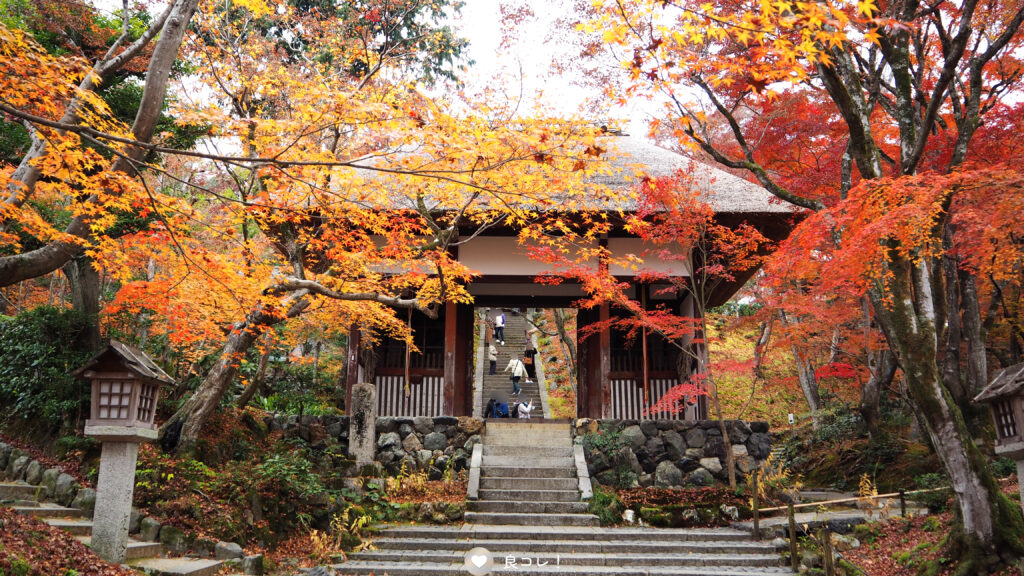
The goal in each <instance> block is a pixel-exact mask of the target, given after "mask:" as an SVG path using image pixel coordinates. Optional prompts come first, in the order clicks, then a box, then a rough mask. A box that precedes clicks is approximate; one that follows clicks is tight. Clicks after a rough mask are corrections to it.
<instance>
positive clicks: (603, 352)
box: [594, 304, 612, 418]
mask: <svg viewBox="0 0 1024 576" xmlns="http://www.w3.org/2000/svg"><path fill="white" fill-rule="evenodd" d="M609 314H610V311H609V309H608V304H601V307H600V310H599V312H598V320H599V321H600V322H602V323H603V326H604V327H603V328H602V329H601V332H600V338H598V345H599V353H598V357H599V359H600V366H599V368H598V373H597V376H598V378H597V384H598V390H599V392H597V391H595V394H594V396H595V397H598V398H600V402H601V404H600V407H599V408H598V409H597V410H595V413H596V414H599V415H600V418H611V412H612V381H611V372H612V351H611V348H612V331H611V328H609V327H608V320H609Z"/></svg>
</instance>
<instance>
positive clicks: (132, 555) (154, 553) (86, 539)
mask: <svg viewBox="0 0 1024 576" xmlns="http://www.w3.org/2000/svg"><path fill="white" fill-rule="evenodd" d="M75 538H76V539H77V540H78V541H79V542H81V543H82V544H85V545H86V546H89V545H90V544H91V543H92V537H90V536H75ZM160 552H161V547H160V543H159V542H138V541H135V540H129V541H128V549H127V550H125V560H141V559H143V558H157V557H159V556H160Z"/></svg>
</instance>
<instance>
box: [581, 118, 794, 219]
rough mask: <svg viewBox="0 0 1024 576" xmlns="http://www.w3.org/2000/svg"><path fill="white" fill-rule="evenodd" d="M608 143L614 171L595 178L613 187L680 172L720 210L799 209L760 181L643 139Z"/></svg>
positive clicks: (627, 138)
mask: <svg viewBox="0 0 1024 576" xmlns="http://www.w3.org/2000/svg"><path fill="white" fill-rule="evenodd" d="M607 142H608V151H607V153H606V154H605V155H604V157H605V159H606V160H607V161H608V163H609V164H610V165H611V167H612V168H613V171H612V172H611V173H610V174H603V175H600V176H598V177H597V178H594V181H595V182H596V183H598V184H603V185H605V186H607V187H609V188H611V189H613V190H623V189H626V188H629V187H632V186H635V185H637V183H639V182H640V181H641V179H642V178H643V176H647V177H648V178H663V177H668V176H672V175H674V174H675V173H676V172H677V171H679V172H681V173H682V174H684V175H686V176H688V177H689V178H690V179H691V181H690V184H691V185H692V186H694V187H695V188H696V189H697V190H698V191H699V192H700V193H701V195H702V196H703V197H704V201H705V202H707V203H708V204H710V205H711V207H712V208H714V210H715V212H718V213H733V214H772V213H775V214H788V213H791V212H793V211H794V210H796V209H797V207H796V206H793V205H792V204H790V203H788V202H784V201H781V200H779V199H778V198H776V197H775V196H773V195H772V194H771V193H769V192H768V191H767V190H765V189H764V188H762V187H761V186H758V185H757V184H754V183H751V182H748V181H747V180H744V179H742V178H738V177H736V176H733V175H732V174H729V173H728V172H725V171H723V170H720V169H718V168H715V167H714V166H709V165H707V164H704V163H701V162H697V161H696V160H693V159H691V158H688V157H686V156H683V155H682V154H678V153H676V152H673V151H671V150H666V149H664V148H661V147H659V146H656V145H655V144H652V143H651V142H648V141H647V140H644V139H642V138H637V137H634V136H616V137H612V138H608V139H607Z"/></svg>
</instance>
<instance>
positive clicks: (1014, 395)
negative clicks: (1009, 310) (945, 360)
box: [974, 363, 1024, 505]
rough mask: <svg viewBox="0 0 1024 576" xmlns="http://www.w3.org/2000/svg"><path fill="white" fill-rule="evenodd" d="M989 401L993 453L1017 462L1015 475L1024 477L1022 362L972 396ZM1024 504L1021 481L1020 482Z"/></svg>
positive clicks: (1023, 491)
mask: <svg viewBox="0 0 1024 576" xmlns="http://www.w3.org/2000/svg"><path fill="white" fill-rule="evenodd" d="M974 401H975V402H984V403H986V404H988V407H989V410H991V411H992V419H993V420H994V421H995V424H996V446H995V449H996V454H998V455H999V456H1006V457H1007V458H1013V459H1014V460H1015V461H1016V462H1017V477H1018V478H1022V479H1024V363H1021V364H1015V365H1013V366H1010V367H1009V368H1006V369H1004V370H1003V371H1002V372H1000V373H999V374H997V375H996V377H995V379H993V380H992V383H991V384H989V385H988V386H986V387H985V389H984V390H982V391H981V393H980V394H978V395H977V396H975V398H974ZM1021 497H1022V498H1021V504H1022V505H1024V482H1021Z"/></svg>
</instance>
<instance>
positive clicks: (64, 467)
mask: <svg viewBox="0 0 1024 576" xmlns="http://www.w3.org/2000/svg"><path fill="white" fill-rule="evenodd" d="M0 442H4V443H5V444H8V445H10V446H14V447H15V448H18V449H19V450H22V451H24V452H27V453H28V454H29V456H30V457H31V458H32V459H33V460H38V461H39V463H40V464H42V465H44V466H45V467H47V468H59V469H60V470H61V471H63V472H64V473H65V474H70V475H71V476H74V478H75V480H77V481H78V483H79V484H81V485H82V486H89V487H95V486H93V483H92V482H89V481H88V480H86V478H85V474H84V473H82V471H81V470H80V469H79V465H80V464H81V456H82V454H81V453H80V452H78V451H72V452H71V453H69V454H68V457H67V458H64V459H61V460H58V459H57V458H54V457H52V456H49V455H47V454H45V453H44V452H43V451H42V450H40V449H39V447H38V446H36V445H35V444H33V443H31V442H27V441H25V440H23V439H21V438H17V437H14V436H9V435H7V434H0ZM76 458H77V460H76Z"/></svg>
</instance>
